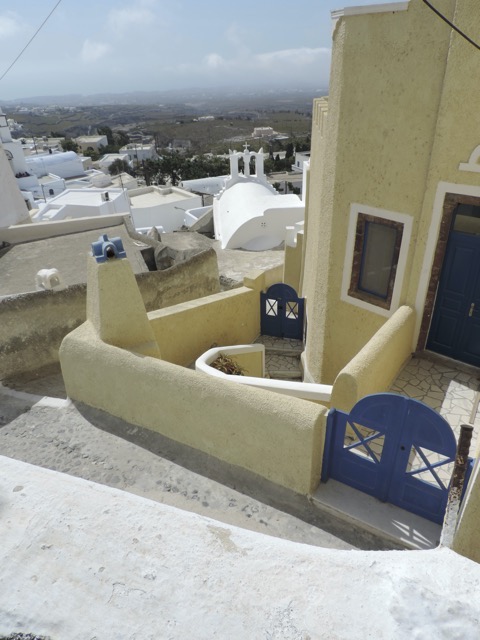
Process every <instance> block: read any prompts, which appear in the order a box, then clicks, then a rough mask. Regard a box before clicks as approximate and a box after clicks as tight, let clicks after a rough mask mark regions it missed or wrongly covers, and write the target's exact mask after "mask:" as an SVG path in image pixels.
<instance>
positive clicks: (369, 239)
mask: <svg viewBox="0 0 480 640" xmlns="http://www.w3.org/2000/svg"><path fill="white" fill-rule="evenodd" d="M412 224H413V218H412V216H410V215H408V214H405V213H398V212H395V211H387V210H385V209H378V208H375V207H370V206H367V205H361V204H358V203H353V204H352V205H351V207H350V219H349V226H348V234H347V245H346V252H345V263H344V269H343V278H342V293H341V299H342V300H344V301H345V302H349V303H350V304H354V305H355V306H358V307H362V308H363V309H368V310H369V311H373V312H375V313H378V314H380V315H383V316H387V317H388V316H390V315H391V314H392V313H393V312H394V311H395V310H396V309H397V308H398V306H399V300H400V294H401V289H402V284H403V278H404V274H405V268H406V264H407V255H408V249H409V246H410V238H411V233H412Z"/></svg>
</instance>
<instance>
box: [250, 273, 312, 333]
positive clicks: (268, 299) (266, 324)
mask: <svg viewBox="0 0 480 640" xmlns="http://www.w3.org/2000/svg"><path fill="white" fill-rule="evenodd" d="M260 304H261V307H260V324H261V333H262V335H264V336H278V337H280V338H296V339H297V340H302V339H303V314H304V299H303V298H299V297H298V296H297V293H296V291H295V289H293V288H292V287H290V286H289V285H288V284H283V283H278V284H273V285H272V286H271V287H270V288H269V289H268V290H267V292H266V293H261V294H260Z"/></svg>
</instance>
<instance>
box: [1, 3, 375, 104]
mask: <svg viewBox="0 0 480 640" xmlns="http://www.w3.org/2000/svg"><path fill="white" fill-rule="evenodd" d="M57 1H58V0H21V2H17V3H12V2H9V1H7V0H0V76H2V75H3V74H4V72H5V71H6V69H7V68H8V67H9V65H10V64H11V63H12V62H13V61H14V60H15V58H16V56H17V55H18V54H19V53H20V51H21V50H22V49H23V47H25V45H26V44H27V42H28V41H29V39H30V38H31V37H32V36H33V34H34V33H35V31H36V30H37V29H38V28H39V27H40V25H41V24H42V22H43V21H44V20H45V18H46V17H47V16H48V14H49V13H50V11H51V10H52V9H53V8H54V7H55V5H56V3H57ZM367 4H381V2H380V1H375V0H295V1H293V2H292V1H291V0H288V1H287V0H234V1H232V0H168V1H167V0H61V2H60V5H59V6H58V7H57V8H56V10H55V11H54V13H53V14H52V15H51V17H50V18H49V20H48V21H47V23H46V24H45V25H44V27H43V28H42V29H41V31H40V32H39V33H38V35H37V36H36V38H35V39H34V40H33V42H32V43H31V44H30V45H29V47H28V48H27V49H26V51H25V52H24V53H23V55H22V56H21V57H20V58H19V60H18V61H17V62H16V63H15V65H14V66H13V67H12V69H11V70H10V71H9V72H8V73H7V74H6V75H5V77H4V78H3V79H1V80H0V103H1V101H2V100H15V99H17V98H24V97H32V96H43V95H52V96H55V95H67V94H72V93H75V94H84V95H88V94H95V93H124V92H130V91H163V90H170V89H188V88H197V87H209V88H216V87H227V86H228V87H232V86H234V87H235V86H237V87H239V86H265V85H269V86H275V85H283V86H285V85H289V86H292V87H295V86H310V87H317V86H318V87H319V88H324V87H326V86H327V85H328V75H329V65H330V51H331V18H330V11H332V10H334V9H340V8H343V7H346V6H359V5H367Z"/></svg>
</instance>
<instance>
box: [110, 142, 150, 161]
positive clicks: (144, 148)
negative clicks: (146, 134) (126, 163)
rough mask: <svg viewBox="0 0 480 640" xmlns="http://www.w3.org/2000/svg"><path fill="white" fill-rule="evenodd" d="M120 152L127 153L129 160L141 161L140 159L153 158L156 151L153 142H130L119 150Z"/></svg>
mask: <svg viewBox="0 0 480 640" xmlns="http://www.w3.org/2000/svg"><path fill="white" fill-rule="evenodd" d="M119 153H120V154H123V155H127V156H128V157H129V159H130V161H131V162H142V160H155V158H156V157H157V152H156V151H155V145H154V144H141V143H138V144H137V143H136V142H130V143H129V144H126V145H125V146H124V147H121V149H120V150H119Z"/></svg>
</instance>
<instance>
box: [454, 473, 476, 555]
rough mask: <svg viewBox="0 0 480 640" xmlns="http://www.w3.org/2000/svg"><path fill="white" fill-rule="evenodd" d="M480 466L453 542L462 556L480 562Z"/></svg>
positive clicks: (474, 475)
mask: <svg viewBox="0 0 480 640" xmlns="http://www.w3.org/2000/svg"><path fill="white" fill-rule="evenodd" d="M479 529H480V464H478V463H477V468H476V470H475V471H474V473H473V475H472V477H471V478H470V482H469V487H468V490H467V494H466V496H465V498H464V505H463V511H462V513H461V516H460V520H459V523H458V525H457V531H456V533H455V537H454V540H453V549H454V551H456V552H457V553H461V554H462V556H466V557H467V558H470V559H471V560H475V562H480V544H479V540H478V531H479Z"/></svg>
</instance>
